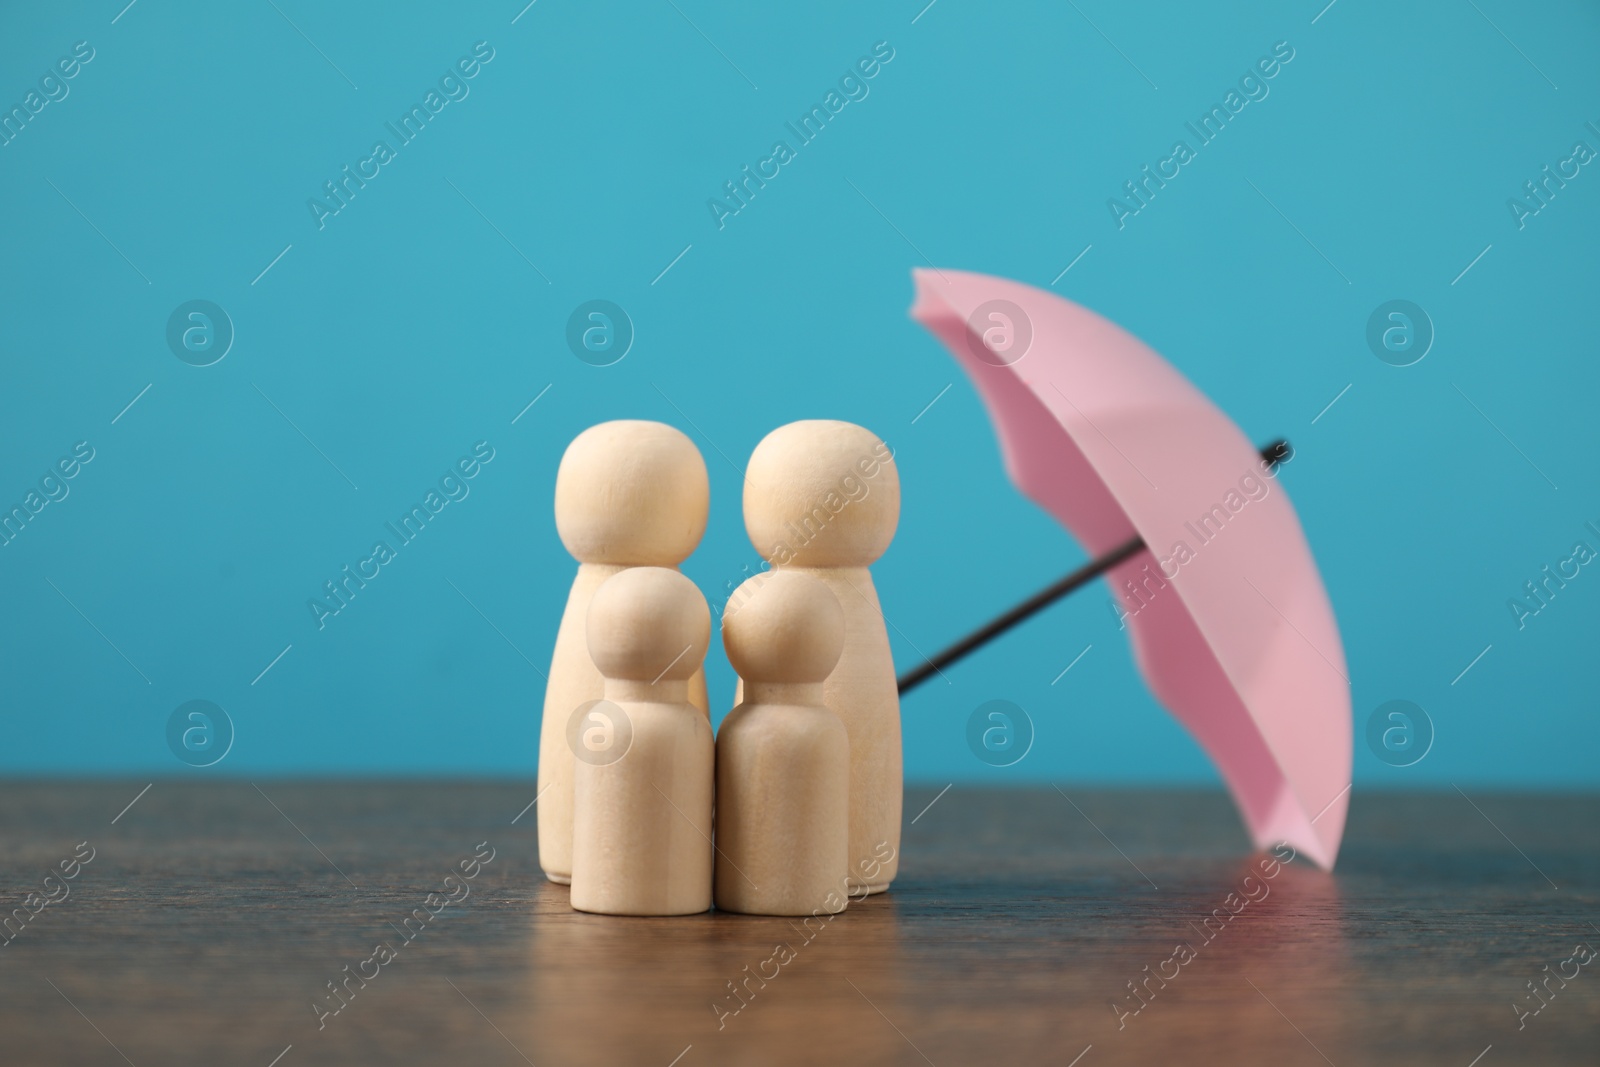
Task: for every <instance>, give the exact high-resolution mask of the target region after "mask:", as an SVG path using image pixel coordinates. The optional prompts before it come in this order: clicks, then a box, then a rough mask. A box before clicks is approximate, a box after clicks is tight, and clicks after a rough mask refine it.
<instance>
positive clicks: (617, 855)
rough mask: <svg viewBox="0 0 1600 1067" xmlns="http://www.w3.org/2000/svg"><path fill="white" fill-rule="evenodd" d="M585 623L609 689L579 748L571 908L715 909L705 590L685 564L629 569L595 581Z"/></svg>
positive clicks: (621, 911)
mask: <svg viewBox="0 0 1600 1067" xmlns="http://www.w3.org/2000/svg"><path fill="white" fill-rule="evenodd" d="M586 629H587V631H588V638H589V654H590V656H591V657H592V658H593V660H594V663H595V666H596V667H597V668H598V669H599V671H600V673H601V675H602V676H604V678H605V698H604V700H603V701H602V702H601V703H600V704H598V705H597V706H595V707H594V708H593V709H592V710H591V711H590V712H589V714H588V715H587V716H586V718H591V717H592V718H593V719H594V722H595V724H596V725H595V726H594V727H593V728H592V730H593V732H594V733H595V734H597V735H598V737H597V738H593V739H591V738H590V737H588V736H585V737H583V738H582V739H580V740H577V741H576V742H575V746H574V747H575V748H576V749H577V751H578V755H577V756H576V757H575V759H574V764H573V770H574V774H573V826H572V906H573V907H574V908H576V909H577V910H579V911H592V912H600V913H603V914H607V915H690V914H693V913H695V912H701V911H705V910H707V909H708V908H710V907H711V854H712V849H711V805H712V794H713V789H714V786H715V778H716V772H715V770H714V766H713V762H714V760H715V747H714V742H713V741H712V737H711V724H710V722H709V721H707V719H706V715H705V713H704V712H703V711H701V710H700V709H699V708H697V707H695V706H694V705H693V704H691V703H689V699H688V697H689V677H690V676H691V675H693V674H694V673H695V672H696V671H697V670H699V668H700V664H701V661H702V660H703V659H704V658H705V654H706V648H707V646H708V645H709V644H710V640H711V613H710V611H709V610H708V609H707V608H706V601H705V597H703V596H701V595H700V591H699V590H698V589H696V588H695V586H694V583H693V582H691V581H689V579H687V578H685V577H684V576H683V575H681V574H679V573H678V572H677V571H676V570H675V569H671V568H665V567H630V568H628V569H627V570H624V571H622V572H621V573H620V574H617V575H614V576H613V577H611V578H610V579H608V580H607V581H606V582H605V584H604V585H602V586H601V587H600V588H599V589H597V590H595V594H594V598H593V599H592V600H591V601H590V602H589V618H588V624H587V627H586ZM587 729H588V728H586V730H587Z"/></svg>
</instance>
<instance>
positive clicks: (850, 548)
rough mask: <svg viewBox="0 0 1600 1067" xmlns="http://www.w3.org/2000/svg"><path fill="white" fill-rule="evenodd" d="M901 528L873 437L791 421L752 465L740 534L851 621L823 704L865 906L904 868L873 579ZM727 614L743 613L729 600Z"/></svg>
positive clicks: (890, 474)
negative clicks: (823, 590) (837, 728)
mask: <svg viewBox="0 0 1600 1067" xmlns="http://www.w3.org/2000/svg"><path fill="white" fill-rule="evenodd" d="M899 519H900V475H899V472H898V471H897V470H896V468H895V463H894V456H893V454H892V453H891V452H890V451H889V448H888V446H887V445H885V444H884V443H883V442H882V441H881V440H879V439H878V438H877V436H876V435H874V434H873V433H872V432H871V431H870V430H866V429H863V428H862V427H860V426H856V425H854V424H852V423H848V422H836V421H832V420H820V419H819V420H807V421H804V422H793V423H790V424H788V425H787V426H780V427H779V428H778V429H776V430H774V431H772V432H771V433H770V434H768V435H767V436H766V437H765V438H763V439H762V441H761V443H760V444H759V445H757V446H756V449H755V452H754V453H753V454H752V455H751V456H750V463H749V466H748V468H747V469H746V472H745V485H744V523H745V530H746V531H747V532H748V533H749V535H750V541H751V543H752V544H753V545H755V547H756V550H757V551H758V552H760V553H761V555H762V557H763V558H765V559H766V560H768V561H769V562H770V563H771V564H772V565H773V567H774V568H776V569H778V570H779V571H782V570H800V571H804V572H805V573H807V574H809V575H811V576H813V577H815V578H817V579H818V580H819V581H821V582H822V583H823V584H825V585H826V586H827V587H828V589H829V591H830V592H832V593H833V595H834V596H835V597H836V598H837V599H838V601H839V606H840V608H842V609H843V611H844V651H843V652H842V653H841V654H840V656H839V662H838V664H837V665H836V666H835V667H834V668H833V671H832V673H830V674H829V675H828V679H827V681H826V682H824V683H823V699H824V702H825V703H826V705H827V706H828V708H830V709H831V710H832V711H833V712H834V713H835V714H836V715H838V717H839V719H840V720H841V721H842V722H843V723H844V726H845V730H846V732H847V733H848V734H849V738H850V870H851V875H850V885H851V888H852V891H853V892H855V893H856V894H858V895H859V894H863V893H881V892H883V891H884V890H885V889H887V888H889V883H890V882H892V881H893V880H894V877H895V874H896V872H897V871H898V869H899V863H900V808H901V802H902V780H903V773H904V772H903V768H902V764H901V753H900V697H899V692H898V690H897V689H896V687H895V674H894V661H893V659H892V657H891V656H890V653H889V635H888V632H887V630H886V629H885V627H884V620H883V611H882V609H881V608H880V607H879V606H878V594H877V590H876V589H875V588H874V587H873V584H872V575H871V574H870V573H869V572H868V571H867V566H868V565H869V564H871V563H872V562H874V561H875V560H877V559H878V557H879V556H881V555H883V553H884V550H885V549H887V548H888V547H889V542H890V541H892V540H893V539H894V531H895V526H896V525H897V524H898V522H899ZM741 588H743V587H741ZM728 610H729V611H735V610H738V605H737V604H734V603H733V602H731V601H730V605H729V609H728Z"/></svg>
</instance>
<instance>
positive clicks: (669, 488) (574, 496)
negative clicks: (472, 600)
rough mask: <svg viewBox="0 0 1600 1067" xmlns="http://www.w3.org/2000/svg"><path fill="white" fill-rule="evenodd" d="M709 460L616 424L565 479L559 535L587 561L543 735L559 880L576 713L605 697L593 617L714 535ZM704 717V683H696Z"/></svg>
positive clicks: (583, 439) (553, 873)
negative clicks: (607, 597) (623, 587)
mask: <svg viewBox="0 0 1600 1067" xmlns="http://www.w3.org/2000/svg"><path fill="white" fill-rule="evenodd" d="M710 497H711V489H710V482H709V481H708V480H707V478H706V465H705V461H704V460H703V459H702V458H701V457H700V452H699V450H698V449H696V448H695V446H694V442H692V441H690V440H689V438H688V437H686V436H684V434H683V433H682V432H680V431H678V430H675V429H673V428H672V427H671V426H666V425H664V424H662V423H659V422H639V421H631V420H624V421H617V422H603V423H600V424H599V425H597V426H591V427H590V428H589V429H587V430H585V431H583V433H581V434H579V435H578V436H577V437H575V438H574V439H573V441H572V443H571V444H570V445H568V446H567V451H566V453H565V454H564V455H563V456H562V457H561V467H560V470H559V471H558V472H557V474H556V494H555V515H556V529H557V530H558V531H559V532H560V534H561V542H562V544H564V545H565V546H566V548H567V551H568V552H570V553H572V555H573V556H574V557H575V558H576V559H577V560H578V573H577V576H576V577H575V578H574V579H573V582H572V592H571V594H570V595H569V596H568V597H567V606H566V610H565V611H564V612H563V613H562V616H561V626H560V628H559V629H558V630H557V632H556V643H555V651H554V652H553V653H552V654H551V657H550V675H549V680H548V682H547V683H546V685H545V696H544V717H543V721H542V723H541V724H540V728H539V791H538V798H539V803H538V808H539V866H540V867H542V868H543V869H544V873H545V877H546V878H548V879H550V880H551V881H552V882H560V883H567V882H570V881H571V878H572V774H573V756H572V750H571V749H570V748H569V747H568V744H567V728H568V725H569V722H570V720H571V718H572V715H573V712H574V711H575V710H576V709H577V708H578V707H579V706H580V705H583V704H585V703H587V702H589V701H593V700H598V699H600V697H601V696H602V695H603V692H602V690H603V683H602V680H601V677H600V672H599V671H598V670H596V669H595V666H594V662H593V661H592V660H591V659H590V658H589V648H588V641H587V637H586V632H585V628H584V627H585V620H586V619H587V617H588V613H589V603H590V601H591V599H592V598H593V597H594V594H595V590H597V589H599V588H600V586H601V584H602V583H603V582H605V581H606V580H607V579H608V578H610V577H612V576H613V575H615V574H617V573H618V572H620V571H622V570H623V569H625V568H627V567H676V566H677V565H678V564H679V563H681V562H682V561H683V560H684V559H685V558H687V557H688V555H689V553H691V552H693V551H694V549H695V546H696V545H698V544H699V543H700V537H701V535H702V534H703V533H705V528H706V514H707V510H708V508H709V506H710ZM689 701H690V702H691V703H693V704H695V705H696V706H697V707H699V708H700V709H701V710H702V711H704V710H706V709H707V708H708V707H709V705H708V702H707V700H706V683H705V676H704V675H703V674H701V673H700V672H698V671H696V673H695V675H694V677H693V678H691V679H690V680H689Z"/></svg>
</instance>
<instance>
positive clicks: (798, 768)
mask: <svg viewBox="0 0 1600 1067" xmlns="http://www.w3.org/2000/svg"><path fill="white" fill-rule="evenodd" d="M735 598H736V600H737V605H738V606H737V607H735V608H734V610H733V611H730V612H728V613H726V614H724V615H723V620H722V643H723V646H724V647H725V648H726V649H727V651H728V661H729V662H730V663H732V664H733V669H734V670H736V671H738V672H739V678H740V679H741V680H742V681H743V683H744V702H743V703H742V704H740V705H739V706H738V707H736V708H734V709H733V710H732V711H731V712H729V713H728V717H727V718H726V719H724V720H722V726H721V728H720V729H719V730H718V731H717V874H716V899H717V907H718V908H719V909H720V910H722V911H737V912H744V913H746V914H749V915H812V914H829V915H832V914H837V913H839V912H841V911H843V910H844V909H845V905H846V904H847V903H848V901H849V886H848V880H849V876H850V739H849V735H848V734H847V733H846V732H845V728H844V723H842V722H840V721H839V717H838V716H837V715H835V714H834V713H833V712H831V711H829V710H828V708H827V707H826V706H825V705H824V703H823V682H824V681H825V680H826V679H827V677H828V674H829V672H830V671H832V670H833V668H834V665H835V664H837V663H838V662H839V653H840V651H841V650H842V649H843V648H844V611H843V609H841V608H840V607H839V601H838V599H837V598H836V597H834V595H833V594H832V593H830V592H828V587H827V586H826V585H824V584H823V583H822V582H819V581H817V580H816V579H815V578H812V577H810V576H808V575H806V574H803V573H800V572H797V571H779V572H778V573H776V574H763V575H758V576H756V577H754V578H751V579H750V580H749V581H748V582H746V583H745V584H744V585H743V586H740V588H739V590H738V592H737V593H736V594H735Z"/></svg>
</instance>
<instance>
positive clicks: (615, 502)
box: [556, 419, 711, 567]
mask: <svg viewBox="0 0 1600 1067" xmlns="http://www.w3.org/2000/svg"><path fill="white" fill-rule="evenodd" d="M710 505H711V483H710V481H709V480H708V479H707V477H706V463H705V460H704V459H702V458H701V457H700V450H699V449H697V448H695V446H694V442H693V441H691V440H689V438H688V437H686V436H684V434H683V433H682V431H679V430H675V429H673V428H672V427H671V426H667V425H665V424H663V423H659V422H643V421H639V420H635V419H622V420H618V421H615V422H602V423H600V424H599V425H598V426H591V427H589V428H588V429H587V430H585V431H583V432H582V433H580V434H579V435H578V436H577V437H575V438H573V439H572V443H571V444H570V445H568V446H567V451H566V453H565V454H564V455H563V456H562V457H561V467H560V469H559V470H558V471H557V472H556V530H557V531H558V532H559V533H560V534H561V543H562V544H564V545H566V546H567V551H568V552H570V553H572V555H573V556H574V557H575V558H576V559H578V560H579V561H580V562H582V563H612V564H617V565H620V566H625V567H645V566H655V567H670V566H676V565H677V564H679V563H682V562H683V561H684V559H686V558H687V557H688V555H689V553H691V552H693V551H694V549H695V546H696V545H698V544H699V543H700V537H701V535H702V534H704V533H705V530H706V514H707V512H708V510H709V509H710Z"/></svg>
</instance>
